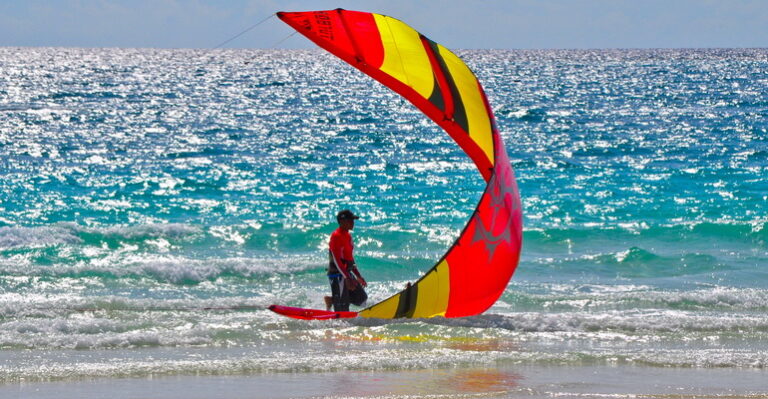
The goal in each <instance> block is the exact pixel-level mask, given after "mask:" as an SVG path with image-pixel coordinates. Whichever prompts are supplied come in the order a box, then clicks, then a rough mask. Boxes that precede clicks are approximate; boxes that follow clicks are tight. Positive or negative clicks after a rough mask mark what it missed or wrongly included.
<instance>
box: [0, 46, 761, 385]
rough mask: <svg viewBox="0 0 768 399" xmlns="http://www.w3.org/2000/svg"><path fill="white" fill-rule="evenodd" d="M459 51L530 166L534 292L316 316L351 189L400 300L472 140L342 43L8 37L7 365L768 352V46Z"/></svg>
mask: <svg viewBox="0 0 768 399" xmlns="http://www.w3.org/2000/svg"><path fill="white" fill-rule="evenodd" d="M459 55H460V56H462V57H463V58H464V59H465V60H466V61H467V62H468V63H469V64H470V66H471V67H472V68H473V69H474V70H475V71H476V73H477V75H478V77H479V78H480V80H481V82H482V83H483V84H484V86H485V89H486V92H487V93H488V95H489V99H490V102H491V105H492V107H493V108H494V111H495V113H496V116H497V118H498V122H499V126H500V129H501V131H502V134H503V136H504V139H505V142H506V145H507V149H508V151H509V154H510V157H511V159H512V160H513V166H514V168H515V170H516V173H517V177H518V182H519V185H520V193H521V196H522V200H523V205H524V229H525V233H524V246H523V254H522V259H521V262H520V266H519V268H518V271H517V273H516V275H515V276H514V278H513V281H512V283H511V284H510V286H509V289H508V290H507V293H506V294H505V295H504V296H502V298H501V300H500V301H499V302H498V303H497V304H496V305H495V306H494V307H493V308H491V309H490V310H489V311H488V312H487V313H486V314H484V315H482V316H478V317H472V318H466V319H457V320H445V319H433V320H416V321H393V322H386V321H376V320H353V321H333V322H299V321H293V320H287V319H283V318H280V317H278V316H276V315H273V314H272V313H271V312H269V311H267V310H265V307H266V306H268V305H269V304H272V303H281V304H287V305H295V306H302V307H315V308H318V307H321V306H322V303H323V302H322V297H323V295H325V294H326V293H327V291H328V286H327V279H326V278H325V276H324V272H323V270H324V263H325V262H326V259H327V255H326V253H325V248H326V241H327V237H328V235H329V234H330V232H331V231H332V230H333V229H334V225H335V222H334V219H333V218H334V215H335V213H336V212H337V211H338V210H339V209H342V208H350V209H353V210H354V211H355V212H356V213H359V214H360V215H361V216H362V218H361V220H360V223H358V225H357V227H356V229H355V232H354V236H355V240H356V244H357V256H358V261H359V264H360V267H361V269H362V271H363V273H364V275H365V276H366V278H367V279H368V280H369V282H370V283H371V285H370V292H369V294H370V297H371V299H372V300H373V301H378V300H381V299H384V298H386V297H388V296H389V295H391V294H393V293H395V292H397V291H398V290H399V289H401V288H402V287H404V285H405V283H406V282H408V281H413V280H415V279H417V278H418V277H419V276H420V274H421V273H422V272H423V271H425V270H427V269H428V268H429V267H431V266H432V264H433V263H434V262H435V261H436V260H437V259H439V258H440V257H441V256H442V254H443V253H444V252H445V251H446V249H447V248H448V247H449V246H450V245H451V243H452V242H453V240H454V239H455V238H456V237H457V236H458V233H459V232H460V231H461V229H462V228H463V226H464V223H465V222H466V221H467V219H468V218H469V215H470V213H471V212H472V210H473V209H474V206H475V204H476V201H477V200H478V199H479V197H480V194H481V190H482V189H483V184H482V180H481V178H480V176H479V174H478V173H477V171H476V170H475V167H474V165H472V164H471V162H470V161H469V158H467V157H466V156H465V155H464V154H463V153H462V152H461V151H460V150H459V149H458V147H457V146H456V145H455V144H453V142H452V141H451V140H450V138H449V137H448V136H447V135H446V134H445V133H443V132H441V131H440V130H439V129H438V128H437V127H436V126H435V125H434V124H433V123H431V122H430V121H428V120H427V119H426V118H425V117H423V116H422V115H421V113H420V112H418V111H417V110H416V109H415V108H414V107H412V106H411V105H410V104H408V103H407V102H406V101H404V100H403V99H401V98H399V97H398V96H397V95H395V94H393V93H391V92H389V91H388V90H387V89H385V88H384V87H382V86H381V85H379V84H377V83H374V82H373V81H372V80H371V79H369V78H367V77H365V76H362V75H361V74H359V73H357V72H356V71H354V70H353V69H352V68H350V67H348V66H346V65H344V64H342V63H341V62H340V61H338V60H336V59H334V58H332V57H331V56H330V55H327V54H325V53H323V52H321V51H319V50H318V51H296V50H271V51H258V50H252V51H248V50H217V51H208V50H150V49H61V48H56V49H46V48H38V49H31V48H0V358H1V359H3V361H2V362H0V370H2V372H0V382H13V381H20V380H22V379H24V380H26V381H34V380H45V379H69V378H83V377H94V376H96V377H119V376H147V375H173V374H239V373H270V372H283V371H289V372H295V371H302V372H319V371H329V370H347V369H350V370H365V371H375V370H383V369H386V370H409V369H421V368H435V367H443V368H445V367H485V366H488V365H499V364H506V365H509V364H523V365H529V366H537V367H538V366H546V365H552V364H556V365H599V366H611V365H615V364H629V365H640V366H652V367H725V368H759V369H762V368H765V367H767V366H768V344H767V343H768V318H766V317H765V314H766V311H768V272H767V271H766V267H768V229H767V228H766V222H768V216H766V215H768V179H766V176H768V51H766V50H642V51H639V50H616V51H460V52H459ZM297 354H301V355H300V356H299V355H297ZM43 366H44V367H43Z"/></svg>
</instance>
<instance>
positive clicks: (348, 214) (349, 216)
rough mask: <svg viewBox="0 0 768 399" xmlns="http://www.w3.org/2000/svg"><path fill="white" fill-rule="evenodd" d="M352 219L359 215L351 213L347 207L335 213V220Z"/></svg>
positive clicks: (357, 217)
mask: <svg viewBox="0 0 768 399" xmlns="http://www.w3.org/2000/svg"><path fill="white" fill-rule="evenodd" d="M354 219H360V217H359V216H357V215H355V214H354V213H352V211H350V210H349V209H345V210H343V211H341V212H339V213H337V214H336V220H337V221H342V220H354Z"/></svg>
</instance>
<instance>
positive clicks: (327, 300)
mask: <svg viewBox="0 0 768 399" xmlns="http://www.w3.org/2000/svg"><path fill="white" fill-rule="evenodd" d="M323 299H324V300H325V310H331V306H333V298H331V297H329V296H327V297H324V298H323Z"/></svg>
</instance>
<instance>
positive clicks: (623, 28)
mask: <svg viewBox="0 0 768 399" xmlns="http://www.w3.org/2000/svg"><path fill="white" fill-rule="evenodd" d="M339 7H341V8H345V9H350V10H359V11H371V12H377V13H381V14H386V15H389V16H391V17H395V18H398V19H400V20H403V21H405V22H407V23H408V24H409V25H411V26H413V27H414V28H416V29H417V30H418V31H420V32H422V33H423V34H425V35H426V36H427V37H429V38H431V39H433V40H435V41H438V42H440V43H442V44H444V45H446V46H447V47H449V48H455V49H480V48H492V49H570V48H578V49H594V48H712V47H741V48H743V47H768V0H463V1H462V0H443V1H436V0H433V1H425V0H356V1H349V0H339V1H326V0H295V1H291V0H284V1H277V0H0V46H3V47H8V46H46V47H48V46H55V47H154V48H214V47H216V46H218V45H219V44H221V43H223V42H225V41H227V40H228V39H231V38H233V37H234V36H236V35H237V34H239V33H241V32H242V31H244V30H245V29H247V28H248V27H251V26H253V25H254V24H256V23H258V22H259V21H262V20H264V19H265V18H267V19H266V21H264V22H263V23H261V24H260V25H258V26H256V27H255V28H253V29H252V30H250V31H248V32H247V33H245V34H243V35H242V36H239V37H237V38H236V39H234V40H232V41H231V42H229V43H227V44H226V45H225V46H224V47H225V48H312V47H313V45H311V44H310V43H309V41H308V40H306V39H304V38H303V37H301V35H294V36H290V35H291V33H292V32H293V31H292V30H291V29H290V28H288V27H287V26H286V25H284V24H283V23H282V22H281V21H280V20H278V19H277V18H276V17H272V18H269V16H270V15H273V14H274V13H275V12H276V11H307V10H324V9H334V8H339Z"/></svg>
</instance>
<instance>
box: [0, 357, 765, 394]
mask: <svg viewBox="0 0 768 399" xmlns="http://www.w3.org/2000/svg"><path fill="white" fill-rule="evenodd" d="M766 381H768V371H765V370H756V369H746V370H739V369H718V368H714V369H696V368H675V369H665V368H656V367H637V366H597V367H592V366H589V367H578V366H563V367H561V366H548V367H531V366H512V365H510V366H500V367H497V368H467V369H432V370H411V371H393V372H369V371H364V372H358V371H343V372H334V373H275V374H256V375H238V376H232V375H229V376H172V377H160V378H151V377H148V378H124V379H93V380H78V381H56V382H39V383H19V384H6V385H2V386H0V397H2V398H8V399H22V398H23V399H53V398H57V399H58V398H80V399H92V398H93V399H96V398H107V397H108V398H110V399H147V398H158V399H262V398H263V399H267V398H269V399H283V398H286V399H287V398H393V399H394V398H474V397H493V398H497V397H498V398H527V397H534V398H546V397H552V398H635V397H652V398H753V399H754V398H768V383H766Z"/></svg>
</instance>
